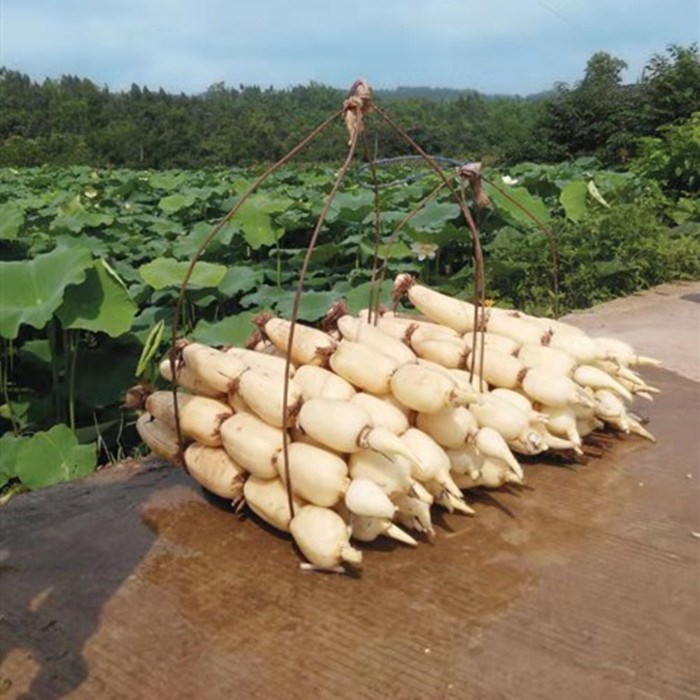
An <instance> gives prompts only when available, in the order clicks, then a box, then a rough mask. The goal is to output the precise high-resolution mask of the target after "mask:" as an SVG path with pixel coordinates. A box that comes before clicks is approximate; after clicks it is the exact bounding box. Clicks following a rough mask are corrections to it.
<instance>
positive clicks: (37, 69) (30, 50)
mask: <svg viewBox="0 0 700 700" xmlns="http://www.w3.org/2000/svg"><path fill="white" fill-rule="evenodd" d="M699 38H700V1H699V0H479V1H478V2H477V1H476V0H350V2H343V3H341V2H337V0H324V1H321V0H252V1H250V0H249V1H246V2H242V1H241V0H0V64H2V65H5V66H8V67H10V68H13V69H16V70H20V71H22V72H25V73H28V74H29V75H31V76H32V77H33V78H35V79H38V80H41V79H43V78H44V77H45V76H50V77H58V76H59V75H61V74H63V73H71V74H76V75H80V76H85V77H89V78H91V79H92V80H93V81H95V82H96V83H98V84H101V85H102V84H106V85H109V86H110V88H115V89H123V88H126V87H128V86H129V85H130V84H131V83H138V84H140V85H148V86H149V87H161V86H162V87H164V88H165V89H167V90H171V91H184V92H200V91H203V90H204V89H205V88H206V87H207V86H208V85H210V84H212V83H214V82H218V81H222V80H223V81H225V82H226V83H227V84H229V85H233V86H237V85H239V84H241V83H243V84H246V85H252V84H257V85H262V86H265V87H267V86H269V85H273V86H275V87H288V86H291V85H297V84H305V83H308V82H309V81H311V80H314V81H317V82H321V83H324V84H328V85H333V86H336V87H343V88H344V87H349V85H350V84H351V83H352V82H353V81H354V80H355V78H357V77H364V78H366V79H367V80H368V81H369V82H370V84H371V85H373V86H375V87H396V86H398V85H429V86H433V87H455V88H475V89H478V90H481V91H483V92H488V93H495V92H499V93H519V94H529V93H533V92H539V91H541V90H545V89H548V88H550V87H551V86H552V85H553V84H554V82H555V81H560V80H561V81H566V82H572V81H575V80H578V79H579V78H580V77H581V76H582V73H583V69H584V66H585V63H586V60H587V59H588V57H589V56H590V55H591V54H592V53H593V52H594V51H597V50H605V51H609V52H611V53H613V54H615V55H616V56H619V57H620V58H623V59H624V60H625V61H627V63H628V64H629V70H628V71H627V75H626V78H627V79H628V80H636V79H637V78H638V77H639V76H640V74H641V71H642V68H643V66H644V63H645V62H646V61H647V59H648V58H649V57H650V55H651V54H652V53H654V52H660V51H663V50H664V48H665V47H666V46H667V45H668V44H670V43H681V44H689V43H691V42H693V41H698V39H699Z"/></svg>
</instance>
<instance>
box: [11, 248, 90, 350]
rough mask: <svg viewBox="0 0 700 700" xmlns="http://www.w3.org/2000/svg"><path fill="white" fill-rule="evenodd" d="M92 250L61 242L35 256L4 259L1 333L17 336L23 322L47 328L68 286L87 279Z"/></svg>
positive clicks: (35, 326) (34, 326) (12, 336)
mask: <svg viewBox="0 0 700 700" xmlns="http://www.w3.org/2000/svg"><path fill="white" fill-rule="evenodd" d="M91 265H92V256H91V255H90V251H89V250H87V249H86V248H84V247H82V246H72V247H68V246H67V245H66V244H59V245H58V246H57V247H56V248H54V249H53V250H52V251H51V252H50V253H44V254H43V255H37V256H36V257H35V258H34V259H33V260H22V261H19V260H13V261H9V262H6V261H3V262H0V280H2V300H1V301H0V336H2V337H3V338H16V337H17V334H18V332H19V328H20V326H21V325H22V324H27V325H29V326H32V327H33V328H43V327H44V326H45V325H46V324H47V323H48V321H49V319H50V318H51V316H52V315H53V313H54V311H56V309H58V307H59V306H60V305H61V303H62V302H63V297H64V294H65V291H66V288H67V287H68V286H69V285H71V284H79V283H81V282H83V280H84V279H85V276H86V271H87V270H88V268H89V267H90V266H91Z"/></svg>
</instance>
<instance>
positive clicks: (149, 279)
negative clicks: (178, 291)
mask: <svg viewBox="0 0 700 700" xmlns="http://www.w3.org/2000/svg"><path fill="white" fill-rule="evenodd" d="M188 267H189V263H188V262H184V261H183V262H180V261H178V260H175V259H173V258H156V259H155V260H151V262H149V263H146V264H145V265H141V267H140V268H139V273H140V274H141V277H142V278H143V280H144V282H145V283H146V284H148V285H149V286H151V287H153V289H163V288H165V287H179V286H180V285H181V284H182V281H183V280H184V279H185V274H186V273H187V269H188ZM225 275H226V268H225V267H224V266H223V265H217V264H215V263H209V262H202V261H200V262H198V263H197V264H196V265H195V268H194V272H193V273H192V277H191V278H190V281H189V286H191V287H218V286H219V284H220V283H221V280H223V278H224V276H225Z"/></svg>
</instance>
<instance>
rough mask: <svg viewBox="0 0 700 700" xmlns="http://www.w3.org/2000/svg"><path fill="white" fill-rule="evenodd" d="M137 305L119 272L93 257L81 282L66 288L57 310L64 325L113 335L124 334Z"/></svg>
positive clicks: (131, 320) (128, 327)
mask: <svg viewBox="0 0 700 700" xmlns="http://www.w3.org/2000/svg"><path fill="white" fill-rule="evenodd" d="M136 311H137V307H136V304H135V303H134V301H133V299H132V298H131V295H130V294H129V292H128V291H127V289H126V286H125V285H124V282H123V281H122V280H121V278H120V277H119V275H117V273H116V272H115V271H114V270H113V269H112V268H111V267H110V266H109V264H108V263H107V262H106V261H105V260H102V259H100V260H95V263H94V264H93V266H92V268H91V269H89V270H88V271H87V275H86V277H85V280H84V282H83V283H82V284H79V285H73V286H72V287H69V288H68V289H67V290H66V295H65V298H64V299H63V304H62V305H61V307H60V308H59V309H58V310H57V311H56V315H57V316H58V318H59V319H60V320H61V323H62V324H63V327H64V328H82V329H83V330H88V331H102V332H103V333H107V335H110V336H112V337H113V338H115V337H116V336H118V335H121V334H122V333H126V332H127V331H128V330H129V329H130V328H131V324H132V322H133V320H134V317H135V316H136Z"/></svg>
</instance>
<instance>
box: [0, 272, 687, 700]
mask: <svg viewBox="0 0 700 700" xmlns="http://www.w3.org/2000/svg"><path fill="white" fill-rule="evenodd" d="M698 302H700V284H694V285H682V286H678V285H675V286H668V285H667V286H664V287H663V288H657V289H656V290H653V291H651V292H647V293H645V294H644V295H640V296H638V297H632V298H630V299H626V300H621V301H616V302H613V303H611V304H607V305H604V306H603V307H600V308H598V309H595V310H594V311H593V312H587V313H585V314H580V315H576V316H575V317H574V321H575V322H576V323H579V324H580V325H581V326H583V327H585V328H587V329H589V330H590V331H591V332H592V333H593V334H600V335H602V334H609V335H615V336H618V337H621V338H624V339H627V340H630V341H632V342H634V343H635V344H636V345H637V346H638V348H639V351H640V352H643V353H645V354H653V355H657V356H659V357H661V358H662V359H663V360H664V362H665V364H666V367H668V369H663V370H652V371H648V372H646V376H647V377H648V378H649V380H650V381H651V382H652V383H654V384H656V385H657V386H659V387H660V388H661V389H662V391H663V393H662V394H661V396H660V397H659V398H658V399H657V400H656V401H655V402H654V403H645V402H641V401H640V402H639V404H640V405H638V406H637V408H638V410H639V411H640V412H642V413H644V414H645V415H647V416H648V417H649V418H650V425H649V427H650V429H651V430H652V432H653V433H655V435H656V436H657V437H658V439H659V441H658V444H656V445H652V444H651V443H649V442H646V441H643V440H641V439H639V438H635V437H626V438H617V437H614V436H612V435H605V436H602V437H599V438H597V440H596V441H595V443H596V446H597V447H598V448H600V451H599V454H598V453H596V454H595V455H593V456H591V457H589V458H588V460H587V463H585V464H581V465H572V464H566V463H562V462H557V461H553V460H550V461H546V460H540V461H537V462H532V463H529V464H527V466H526V475H527V485H526V486H525V487H524V488H522V489H519V490H515V489H511V490H506V491H498V492H479V493H475V494H474V496H473V497H471V498H470V500H471V501H472V502H473V505H474V507H475V509H476V511H477V515H476V517H475V518H467V517H464V516H457V515H455V516H445V517H444V518H443V519H442V520H441V521H440V522H439V527H438V530H439V531H438V536H437V541H436V543H435V545H430V544H427V543H425V544H422V545H421V546H419V547H418V548H417V549H409V548H407V547H403V546H401V545H397V546H394V545H393V544H381V545H379V544H373V545H368V546H366V547H364V550H365V566H364V568H363V570H362V572H361V574H360V575H358V576H356V577H347V576H345V577H342V576H336V575H319V574H310V573H303V572H301V571H299V569H298V562H299V556H298V554H297V552H296V551H295V550H294V548H293V546H292V544H291V543H290V541H289V540H288V539H287V538H285V537H282V536H279V535H276V534H274V533H272V532H271V531H270V530H268V529H266V528H265V527H263V526H261V525H260V523H259V522H258V521H256V520H254V519H241V518H239V517H237V516H235V515H234V514H232V513H231V512H230V511H228V510H227V509H226V507H225V506H226V504H225V503H222V502H219V501H217V500H215V499H213V498H209V497H207V496H206V495H205V494H204V493H203V492H202V490H201V489H200V488H198V487H197V486H196V485H195V484H194V483H193V482H192V481H190V480H189V479H188V477H187V476H186V475H185V474H183V473H182V472H180V471H177V470H175V469H173V468H171V467H167V466H164V465H163V464H159V463H158V462H155V461H146V463H144V464H131V465H127V464H125V465H120V466H118V467H116V468H113V469H109V470H105V471H103V472H101V473H98V474H96V475H95V476H93V477H91V478H89V479H86V480H84V481H82V482H79V483H73V484H66V485H60V486H57V487H54V488H51V489H47V490H44V491H38V492H36V493H32V494H28V495H24V496H20V497H17V498H15V499H13V500H12V501H11V502H10V503H9V505H8V506H7V507H5V508H3V509H2V510H0V528H1V530H0V538H1V542H0V659H1V661H0V698H2V699H3V700H4V699H5V698H32V699H34V698H36V699H37V700H49V699H51V698H62V697H70V698H86V699H87V698H90V699H95V698H100V699H101V698H128V699H132V698H236V699H238V698H241V699H243V698H246V699H247V698H378V699H379V698H407V699H408V698H410V699H413V698H415V699H422V698H428V699H431V700H432V699H433V698H434V699H438V698H479V699H481V698H484V699H489V700H491V699H493V700H496V699H501V698H517V699H519V700H520V699H527V700H529V699H530V698H547V699H549V698H566V699H571V700H578V699H579V698H580V699H583V698H593V697H595V698H606V699H610V700H616V699H618V698H619V699H623V698H624V699H625V700H629V699H631V698H640V699H645V700H646V699H649V700H651V699H659V700H662V699H663V700H671V699H674V698H678V699H681V698H683V699H687V700H690V699H691V698H693V699H696V698H698V697H700V663H698V658H699V657H698V650H700V538H699V537H700V508H699V505H700V468H699V466H700V460H699V457H700V392H699V391H698V389H699V385H698V383H697V382H698V380H700V347H699V343H700V305H699V304H698ZM594 451H595V450H594ZM694 533H695V534H694Z"/></svg>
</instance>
